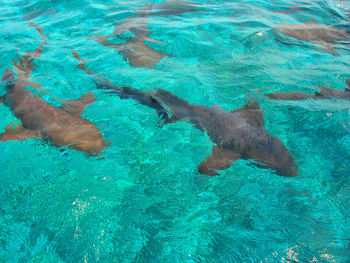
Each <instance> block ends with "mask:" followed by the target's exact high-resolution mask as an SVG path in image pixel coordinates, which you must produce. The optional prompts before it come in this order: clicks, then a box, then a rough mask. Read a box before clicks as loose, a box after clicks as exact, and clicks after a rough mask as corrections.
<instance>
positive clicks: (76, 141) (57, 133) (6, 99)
mask: <svg viewBox="0 0 350 263" xmlns="http://www.w3.org/2000/svg"><path fill="white" fill-rule="evenodd" d="M30 25H31V26H35V27H36V29H37V30H38V31H39V33H40V34H41V36H42V37H43V40H44V41H43V43H42V44H41V45H40V46H39V47H38V48H37V49H36V50H35V52H32V53H30V52H26V53H25V55H24V56H23V57H22V58H20V59H19V61H18V63H15V62H14V61H13V65H14V66H15V68H16V70H17V72H18V76H17V78H16V79H15V77H14V74H13V71H12V70H6V71H5V73H4V74H3V76H2V79H1V83H7V85H6V93H5V95H4V96H0V103H4V105H5V106H7V107H9V108H10V110H11V111H12V113H13V114H14V115H15V116H16V117H17V118H18V119H20V120H21V122H22V124H19V125H17V126H16V127H15V128H12V127H13V126H15V125H14V124H15V123H12V124H9V125H8V126H7V127H6V128H5V132H4V133H2V134H0V141H1V142H6V141H10V140H20V141H23V140H26V139H29V138H42V139H43V140H44V141H48V142H50V143H52V144H53V145H55V146H66V147H69V148H73V149H76V150H80V151H83V152H85V153H87V154H89V155H97V154H99V153H100V152H101V151H102V149H103V148H104V147H105V146H107V144H106V142H105V140H104V139H103V137H102V135H101V131H100V130H99V129H98V128H97V126H96V125H95V124H93V123H92V122H90V121H89V120H87V119H83V118H82V117H81V116H80V115H81V114H82V112H83V111H84V109H85V107H86V106H87V105H89V104H91V103H93V102H94V101H95V100H96V98H95V96H94V95H93V94H92V93H91V92H89V93H87V94H85V95H84V96H82V97H81V98H80V99H77V100H63V101H59V102H60V103H61V104H62V107H55V106H53V105H51V104H49V103H47V102H46V101H44V100H43V99H41V98H40V97H38V96H36V95H35V94H34V93H33V92H31V91H29V90H28V89H27V88H26V86H31V87H38V84H37V83H34V82H32V81H31V80H30V79H29V78H30V75H31V73H32V70H33V66H34V63H33V60H34V59H35V58H40V55H41V53H42V47H43V46H44V45H45V44H46V38H45V35H44V33H43V30H42V28H41V27H40V26H37V25H35V24H34V23H30ZM1 83H0V84H1ZM39 85H40V84H39Z"/></svg>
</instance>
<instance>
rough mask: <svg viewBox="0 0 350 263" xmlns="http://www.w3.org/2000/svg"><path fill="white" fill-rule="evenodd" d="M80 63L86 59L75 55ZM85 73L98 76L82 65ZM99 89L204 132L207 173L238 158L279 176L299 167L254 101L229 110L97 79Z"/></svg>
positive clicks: (203, 166)
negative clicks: (208, 148) (266, 124)
mask: <svg viewBox="0 0 350 263" xmlns="http://www.w3.org/2000/svg"><path fill="white" fill-rule="evenodd" d="M75 57H76V58H77V59H79V60H80V61H81V62H82V64H85V63H86V61H85V60H82V59H80V58H79V56H78V55H77V54H76V56H75ZM80 68H81V69H83V70H85V71H86V72H87V73H88V74H90V75H94V76H98V75H96V74H94V73H93V72H92V71H90V70H86V68H85V66H80ZM96 83H97V85H98V87H99V88H100V89H104V90H107V91H109V92H110V93H115V94H117V95H118V96H119V97H120V98H121V99H134V100H136V101H138V102H139V103H141V104H142V105H145V106H148V107H151V108H153V109H155V110H156V112H157V114H158V115H159V116H160V117H161V118H162V119H163V120H164V123H163V124H167V123H172V122H176V121H181V120H187V121H189V122H190V123H192V124H194V126H195V127H196V128H198V129H200V130H202V131H205V132H206V133H207V134H208V136H209V138H210V140H211V141H212V142H213V143H214V144H215V146H213V147H212V154H211V155H210V156H208V157H207V158H206V160H205V161H204V162H203V163H201V164H200V165H199V166H198V171H199V172H200V173H202V174H206V175H212V176H213V175H218V173H217V171H219V170H223V169H227V168H229V167H230V166H231V165H232V163H233V162H234V161H236V160H238V159H240V158H242V159H250V160H254V161H256V162H258V163H259V164H257V166H258V167H262V168H270V169H273V170H274V171H275V172H276V173H277V174H279V175H281V176H296V175H297V174H298V166H297V164H296V163H295V159H294V158H293V156H292V155H291V153H290V152H289V150H288V149H287V148H286V147H285V146H284V145H283V143H282V142H281V140H279V139H278V138H276V137H273V136H271V135H269V134H268V133H267V131H266V130H265V128H264V118H263V111H262V110H261V109H260V107H259V104H258V103H256V102H252V103H247V104H246V105H244V107H242V108H240V109H236V110H233V111H231V112H228V111H224V110H221V109H220V108H218V107H206V106H202V105H195V104H190V103H189V102H187V101H186V100H183V99H181V98H179V97H177V96H175V95H173V94H171V93H170V92H168V91H166V90H163V89H158V90H157V91H156V92H149V93H146V92H143V91H141V90H137V89H134V88H132V87H117V86H113V85H111V83H110V82H109V81H108V80H106V79H104V78H103V79H102V81H97V82H96Z"/></svg>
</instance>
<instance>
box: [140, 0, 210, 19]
mask: <svg viewBox="0 0 350 263" xmlns="http://www.w3.org/2000/svg"><path fill="white" fill-rule="evenodd" d="M201 6H202V4H201V3H196V2H189V1H181V0H173V1H166V2H162V3H160V4H156V5H153V4H147V5H145V6H143V7H141V8H139V10H137V12H136V16H138V17H146V16H166V15H179V14H185V13H192V12H198V11H205V10H203V9H200V8H198V7H201Z"/></svg>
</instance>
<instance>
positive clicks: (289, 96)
mask: <svg viewBox="0 0 350 263" xmlns="http://www.w3.org/2000/svg"><path fill="white" fill-rule="evenodd" d="M345 82H346V85H347V88H345V90H337V89H333V88H330V87H326V86H320V90H319V91H317V92H316V93H315V94H309V93H305V92H297V91H294V92H275V93H268V94H265V96H266V97H268V98H270V99H273V100H303V99H329V98H334V99H348V100H350V79H347V80H346V81H345Z"/></svg>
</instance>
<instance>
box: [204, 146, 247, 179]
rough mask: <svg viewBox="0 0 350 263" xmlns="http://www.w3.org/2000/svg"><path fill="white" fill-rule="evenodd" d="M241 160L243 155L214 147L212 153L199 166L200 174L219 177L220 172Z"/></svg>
mask: <svg viewBox="0 0 350 263" xmlns="http://www.w3.org/2000/svg"><path fill="white" fill-rule="evenodd" d="M240 158H241V154H240V153H237V152H234V151H231V150H227V149H223V148H219V147H218V146H216V145H215V146H213V148H212V153H211V155H209V156H208V157H207V158H206V160H205V161H204V162H203V163H201V164H200V165H199V166H198V172H199V173H201V174H206V175H210V176H214V175H218V173H217V171H218V170H224V169H227V168H229V167H230V166H231V165H232V163H233V162H234V161H236V160H238V159H240Z"/></svg>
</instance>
